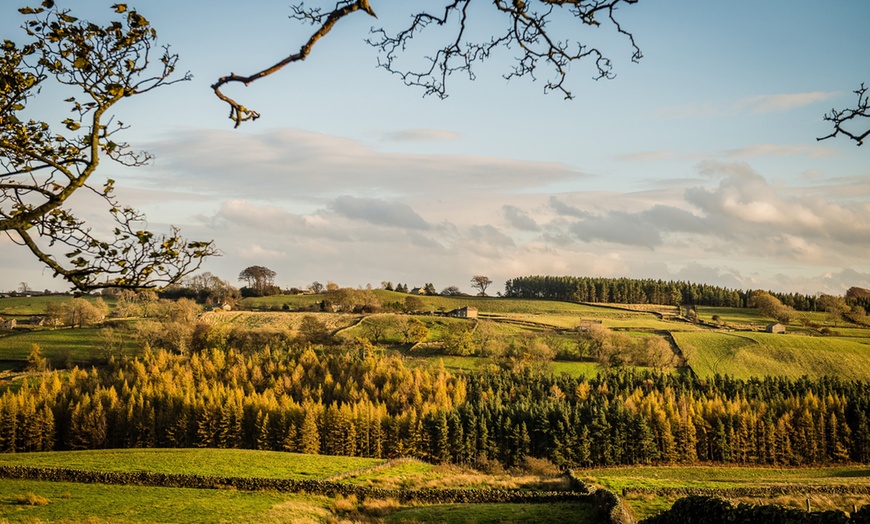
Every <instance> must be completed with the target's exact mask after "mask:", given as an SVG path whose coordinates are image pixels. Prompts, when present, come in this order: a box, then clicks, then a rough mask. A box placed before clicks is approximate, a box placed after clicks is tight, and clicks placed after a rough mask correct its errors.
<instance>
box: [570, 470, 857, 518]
mask: <svg viewBox="0 0 870 524" xmlns="http://www.w3.org/2000/svg"><path fill="white" fill-rule="evenodd" d="M575 474H576V475H577V476H578V477H579V478H581V479H583V480H584V481H586V482H590V483H594V484H598V485H601V486H604V487H605V488H607V489H609V490H611V491H613V492H614V493H616V494H618V495H620V496H621V494H622V490H623V489H624V488H734V487H767V486H776V485H784V484H788V485H804V486H824V485H870V469H868V468H867V467H866V466H843V467H830V468H773V467H770V468H763V467H737V466H716V467H714V466H682V467H681V466H667V467H621V468H620V467H618V468H596V469H590V470H575ZM798 498H800V499H801V502H804V500H805V499H806V498H807V497H805V496H804V497H798ZM625 500H626V502H627V503H628V504H629V506H630V507H631V508H632V509H633V510H634V513H635V515H637V516H638V517H639V518H645V517H648V516H651V515H654V514H656V513H658V512H660V511H663V510H665V509H667V508H669V507H670V506H671V505H672V504H673V503H674V501H675V500H676V498H675V497H673V498H671V497H656V496H650V495H630V496H628V497H626V498H625ZM756 503H770V501H764V500H758V501H756ZM859 505H860V504H859ZM813 506H814V507H816V508H818V509H843V510H845V511H849V510H850V509H851V503H849V505H848V506H843V507H840V506H837V505H836V504H834V505H832V506H828V507H825V502H824V501H823V500H816V501H814V502H813Z"/></svg>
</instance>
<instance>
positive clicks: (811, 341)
mask: <svg viewBox="0 0 870 524" xmlns="http://www.w3.org/2000/svg"><path fill="white" fill-rule="evenodd" d="M673 336H674V339H675V340H676V342H677V344H678V345H679V346H680V349H681V350H682V351H683V354H684V356H685V357H686V359H687V362H688V365H689V366H690V367H691V368H692V370H693V371H694V372H695V373H697V374H698V375H699V376H702V377H709V376H713V375H715V374H721V375H725V374H727V375H730V376H732V377H735V378H741V379H747V378H750V377H763V376H784V377H789V378H799V377H802V376H804V375H806V376H809V377H811V378H818V377H822V376H837V377H839V378H841V379H844V380H867V379H868V378H870V344H868V343H867V342H868V340H867V339H855V338H844V337H812V336H806V335H799V334H770V333H758V332H732V333H724V332H716V331H708V332H694V333H693V332H674V333H673Z"/></svg>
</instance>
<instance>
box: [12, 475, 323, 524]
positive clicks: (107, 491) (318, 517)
mask: <svg viewBox="0 0 870 524" xmlns="http://www.w3.org/2000/svg"><path fill="white" fill-rule="evenodd" d="M26 493H33V494H35V495H37V496H40V497H44V498H46V499H47V500H48V504H46V505H44V506H28V505H21V504H18V503H16V500H17V497H18V496H22V495H25V494H26ZM330 504H331V502H330V500H329V499H327V498H326V497H317V496H310V495H301V494H300V495H295V494H284V493H281V494H279V493H273V492H244V491H235V490H205V489H182V488H156V487H142V486H109V485H101V484H76V483H69V482H40V481H29V480H8V479H0V522H25V523H31V524H34V523H39V522H67V523H69V522H90V523H101V522H114V523H119V522H136V523H152V522H153V523H178V524H185V523H191V524H199V523H202V524H210V523H214V522H234V523H251V524H255V523H264V524H270V523H275V524H277V523H279V522H300V523H302V522H311V523H314V522H325V521H326V519H327V517H328V516H329V515H330V514H331V513H330V511H329V507H330Z"/></svg>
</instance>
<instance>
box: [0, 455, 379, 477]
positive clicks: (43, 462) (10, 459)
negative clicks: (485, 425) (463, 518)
mask: <svg viewBox="0 0 870 524" xmlns="http://www.w3.org/2000/svg"><path fill="white" fill-rule="evenodd" d="M384 462H385V461H384V460H382V459H369V458H360V457H333V456H321V455H302V454H298V453H282V452H277V451H254V450H242V449H183V450H179V449H106V450H94V451H62V452H58V451H55V452H46V453H20V454H2V455H0V465H18V466H35V467H56V468H70V469H79V470H84V471H109V472H137V471H145V472H156V473H177V474H186V475H218V476H227V477H257V478H290V479H301V480H302V479H324V478H327V477H331V476H333V475H338V474H339V473H345V472H348V471H355V470H359V469H361V468H370V467H372V466H377V465H379V464H383V463H384Z"/></svg>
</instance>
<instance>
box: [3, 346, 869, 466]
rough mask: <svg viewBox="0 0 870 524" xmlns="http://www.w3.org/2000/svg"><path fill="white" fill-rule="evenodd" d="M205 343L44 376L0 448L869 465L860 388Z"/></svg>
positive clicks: (11, 400)
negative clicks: (449, 364)
mask: <svg viewBox="0 0 870 524" xmlns="http://www.w3.org/2000/svg"><path fill="white" fill-rule="evenodd" d="M260 342H261V343H259V344H257V345H256V347H258V348H260V349H256V350H246V351H240V350H237V349H235V348H234V347H232V346H230V347H222V346H220V345H219V344H215V345H213V346H212V347H209V348H208V349H203V350H197V351H194V352H193V353H192V354H190V355H189V356H182V355H177V354H170V353H168V352H165V351H157V352H150V353H146V355H145V356H143V357H142V358H138V359H131V360H118V361H111V362H110V364H109V365H108V366H107V367H105V368H103V369H91V370H90V371H85V370H81V369H74V370H72V371H71V372H66V373H64V374H60V373H50V374H45V375H43V376H42V378H41V380H40V381H39V382H38V383H35V384H32V385H25V386H24V387H22V388H20V389H19V390H17V391H12V390H7V391H6V392H5V393H4V394H3V395H2V397H0V451H5V452H15V451H39V450H52V449H96V448H106V447H225V448H254V449H265V450H285V451H296V452H304V453H324V454H337V455H353V456H370V457H399V456H415V457H419V458H422V459H426V460H431V461H435V462H456V463H469V464H478V465H481V464H483V465H487V464H489V465H493V464H502V465H505V466H515V465H517V464H519V463H520V462H521V461H522V460H523V458H524V457H526V456H533V457H539V458H546V459H549V460H550V461H552V462H553V463H555V464H557V465H558V466H561V467H576V466H595V465H614V464H653V463H654V464H675V463H681V464H691V463H696V462H708V461H712V462H721V463H735V464H770V465H774V464H776V465H779V464H782V465H802V464H828V463H840V462H850V461H858V462H868V461H870V423H868V417H867V415H868V410H870V387H868V385H867V384H864V383H861V382H842V381H839V380H837V379H822V380H817V381H811V380H807V379H804V380H797V381H792V380H787V379H773V378H768V379H764V380H751V381H741V380H733V379H728V378H716V379H714V380H708V381H702V380H700V379H697V378H693V377H690V376H681V375H673V374H656V373H633V372H628V371H614V372H611V373H606V374H603V375H601V376H599V377H597V378H594V379H587V378H574V377H569V376H567V375H563V376H553V375H548V374H542V373H536V372H533V371H531V370H527V371H524V372H521V373H517V372H515V371H514V372H511V371H507V370H499V368H497V367H493V368H490V369H487V370H485V371H481V372H475V373H468V374H453V373H450V372H448V371H446V370H445V369H444V368H443V366H437V365H436V366H431V367H425V368H424V367H420V366H414V367H410V366H408V365H407V364H406V362H405V361H404V360H403V358H402V357H400V356H391V355H384V354H380V353H375V352H366V353H360V352H350V353H349V352H344V351H340V350H338V349H337V348H320V347H314V348H312V347H305V346H300V345H297V344H294V343H291V342H286V341H285V342H282V339H278V338H276V339H273V340H269V339H268V337H265V336H263V337H261V340H260Z"/></svg>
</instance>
